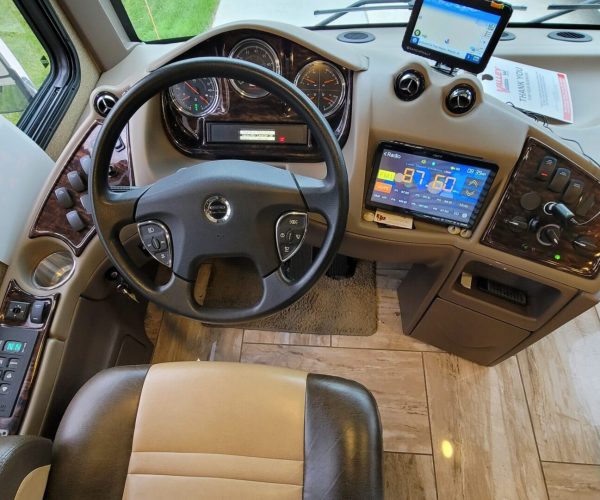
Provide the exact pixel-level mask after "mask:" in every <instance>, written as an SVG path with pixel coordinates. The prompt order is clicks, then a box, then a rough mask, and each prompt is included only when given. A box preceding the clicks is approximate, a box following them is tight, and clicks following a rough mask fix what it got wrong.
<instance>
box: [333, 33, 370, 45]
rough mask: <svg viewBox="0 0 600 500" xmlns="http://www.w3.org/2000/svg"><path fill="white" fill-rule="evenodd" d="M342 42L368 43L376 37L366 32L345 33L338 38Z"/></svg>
mask: <svg viewBox="0 0 600 500" xmlns="http://www.w3.org/2000/svg"><path fill="white" fill-rule="evenodd" d="M337 39H338V40H339V41H340V42H346V43H367V42H372V41H373V40H375V35H373V34H372V33H368V32H366V31H344V32H343V33H340V34H339V35H338V36H337Z"/></svg>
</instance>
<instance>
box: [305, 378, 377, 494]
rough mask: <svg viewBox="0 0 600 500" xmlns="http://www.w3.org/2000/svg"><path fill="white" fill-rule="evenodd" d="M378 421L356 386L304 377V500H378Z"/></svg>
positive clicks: (369, 399) (365, 393) (367, 398)
mask: <svg viewBox="0 0 600 500" xmlns="http://www.w3.org/2000/svg"><path fill="white" fill-rule="evenodd" d="M382 461H383V444H382V432H381V421H380V418H379V412H378V410H377V403H376V402H375V399H374V398H373V395H372V394H371V393H370V392H369V391H368V390H367V389H366V388H365V387H363V386H362V385H360V384H358V383H357V382H353V381H350V380H345V379H342V378H338V377H330V376H326V375H315V374H309V375H308V378H307V381H306V410H305V427H304V496H303V498H304V499H317V498H336V499H337V498H340V499H342V498H343V499H345V500H352V499H361V500H366V499H372V500H378V499H383V473H382Z"/></svg>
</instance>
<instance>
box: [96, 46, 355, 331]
mask: <svg viewBox="0 0 600 500" xmlns="http://www.w3.org/2000/svg"><path fill="white" fill-rule="evenodd" d="M204 77H216V78H224V79H235V80H243V81H246V82H249V83H252V84H254V85H257V86H260V87H262V88H264V89H265V90H266V91H268V92H270V93H272V94H274V95H275V96H277V97H279V98H280V99H282V100H283V101H284V102H286V103H287V104H288V105H289V106H290V107H291V108H292V109H293V110H294V111H295V112H296V113H297V114H298V115H299V116H300V117H301V118H302V119H303V120H304V121H305V122H306V124H307V125H308V127H309V130H310V132H311V137H312V139H313V140H314V141H315V142H316V144H317V145H318V146H319V151H320V152H321V154H322V156H323V158H324V161H325V165H326V167H327V174H326V177H325V178H324V179H322V180H319V179H314V178H311V177H305V176H301V175H295V174H292V173H291V172H289V171H287V170H283V169H279V168H277V167H273V166H266V165H262V164H259V163H254V162H240V161H239V160H221V161H220V162H206V163H202V164H199V165H197V166H195V167H190V169H196V170H192V171H190V172H191V173H189V174H186V175H188V177H189V176H192V175H195V176H196V177H198V175H205V174H206V175H208V176H209V177H210V182H212V183H213V184H214V185H218V182H219V181H222V182H223V185H224V186H227V182H231V179H229V176H230V174H229V172H236V171H238V170H241V169H243V168H246V167H247V168H248V169H249V170H247V171H252V172H255V174H256V176H257V177H263V174H267V175H266V176H267V177H269V178H271V177H272V178H273V179H274V180H273V183H272V185H271V184H269V185H268V186H260V188H261V189H265V193H267V194H270V193H271V192H275V191H277V190H278V191H277V192H278V194H279V195H281V196H284V195H285V196H289V197H290V200H292V197H293V200H294V201H293V202H290V207H291V208H292V209H294V208H296V209H297V208H298V206H299V204H300V205H303V206H304V207H305V211H306V212H311V213H318V214H320V215H321V216H323V217H324V218H325V220H326V222H327V231H326V234H325V237H324V239H323V242H322V245H321V248H320V251H319V252H318V254H317V256H316V258H315V259H314V261H313V263H312V264H311V265H310V267H309V268H308V270H307V271H306V273H305V274H304V276H302V277H301V278H300V279H298V280H296V281H294V282H290V281H288V280H287V279H286V278H285V277H284V276H283V275H282V273H281V269H280V268H279V267H278V268H277V269H276V270H274V271H273V272H270V273H268V274H267V275H263V276H261V278H262V280H263V282H262V284H263V296H262V298H261V299H260V300H259V302H257V303H256V304H255V305H253V306H251V307H247V308H208V307H204V306H201V305H199V304H197V303H196V301H195V299H194V297H193V289H194V282H193V281H192V280H190V279H189V276H187V277H188V279H184V277H182V276H180V275H178V274H176V273H175V272H173V273H172V275H171V279H170V280H169V282H168V283H167V284H165V285H155V284H154V282H153V281H152V279H151V278H150V277H148V276H145V275H144V274H143V273H141V272H140V271H139V270H138V269H137V267H136V265H135V264H134V263H133V261H132V259H131V258H130V257H129V255H128V254H127V252H126V251H125V248H124V247H123V244H122V243H121V241H120V238H119V234H120V232H121V230H122V228H123V227H125V226H127V225H129V224H133V223H136V222H137V223H140V222H142V221H143V220H144V218H143V216H142V215H141V214H140V211H143V208H144V207H145V206H147V205H152V203H151V202H146V200H147V199H149V200H150V201H152V196H157V195H156V194H155V193H157V192H160V188H156V189H154V186H155V185H156V184H159V183H162V184H164V186H167V188H168V189H171V191H172V190H173V186H175V185H176V181H177V179H175V176H176V175H178V173H176V174H172V175H170V176H167V178H164V179H166V180H163V179H161V180H159V181H157V183H155V184H154V185H151V186H146V187H138V188H132V189H131V190H129V191H125V192H119V191H112V190H111V189H110V187H109V183H108V169H109V164H110V159H111V155H112V152H113V149H114V146H115V144H116V142H117V140H118V137H119V135H120V133H121V131H122V130H123V128H124V127H125V125H126V124H127V123H128V122H129V120H130V119H131V117H132V116H133V115H134V113H135V112H136V111H137V110H138V109H139V108H140V107H141V106H143V105H144V104H145V103H146V102H147V101H148V100H150V99H151V98H153V97H154V96H156V95H158V94H159V93H160V92H162V91H164V90H166V89H168V88H169V87H170V86H172V85H175V84H177V83H179V82H182V81H185V80H190V79H193V78H204ZM228 162H229V163H228ZM245 164H247V165H246V166H245ZM211 165H213V168H214V172H213V171H209V170H208V168H210V167H211ZM228 169H229V170H228ZM267 169H269V170H267ZM271 169H274V170H275V171H279V172H275V171H272V170H271ZM284 172H285V173H284ZM196 173H197V174H198V175H196ZM271 174H272V175H271ZM181 175H184V174H181ZM231 175H233V174H231ZM196 177H194V178H193V180H197V179H196ZM288 177H289V178H291V179H292V180H293V182H290V180H289V179H288ZM171 178H173V179H171ZM275 179H277V180H275ZM238 180H239V176H238ZM260 180H261V179H253V180H251V181H248V182H247V183H246V187H247V188H248V189H253V188H254V187H255V185H256V186H257V187H256V189H258V188H259V186H258V184H259V181H260ZM198 182H200V181H198ZM253 182H254V184H252V183H253ZM169 183H170V184H169ZM215 183H217V184H215ZM238 183H239V182H238ZM179 184H181V180H179ZM198 185H199V186H201V184H198ZM292 185H293V186H294V187H291V186H292ZM224 189H226V187H225V188H224ZM269 189H270V190H271V191H268V190H269ZM294 189H296V192H295V193H294ZM162 191H165V189H164V187H163V189H162ZM89 192H90V195H91V196H90V197H91V205H92V216H93V219H94V223H95V225H96V229H97V232H98V237H99V239H100V241H101V243H102V245H103V247H104V249H105V250H106V253H107V254H108V257H109V259H110V260H111V262H112V263H113V265H114V266H115V267H116V269H117V270H118V271H119V272H120V273H121V274H122V276H123V277H124V278H125V279H126V280H127V281H128V282H129V283H130V284H131V286H132V287H133V289H134V290H136V291H137V292H138V293H139V294H141V295H142V296H144V297H145V298H147V299H148V300H150V301H153V302H155V303H157V304H158V305H160V306H161V307H163V308H165V309H167V310H170V311H172V312H174V313H177V314H181V315H184V316H188V317H191V318H194V319H198V320H201V321H203V322H206V323H212V324H235V323H240V322H243V321H248V320H252V319H258V318H261V317H264V316H268V315H270V314H272V313H274V312H277V311H278V310H280V309H283V308H284V307H286V306H288V305H289V304H291V303H292V302H294V301H295V300H297V299H298V298H300V297H301V296H302V295H303V294H304V293H306V292H307V291H308V290H309V289H310V288H311V287H312V286H313V285H314V284H315V282H316V281H317V280H318V279H319V278H320V277H321V276H322V275H323V274H324V273H325V271H326V270H327V268H328V267H329V265H330V264H331V262H332V260H333V258H334V257H335V255H336V253H337V251H338V249H339V246H340V244H341V242H342V239H343V236H344V233H345V229H346V221H347V216H348V198H349V197H348V179H347V171H346V165H345V161H344V157H343V153H342V151H341V148H340V146H339V143H338V142H337V139H336V137H335V134H334V132H333V131H332V129H331V127H330V125H329V123H328V122H327V120H326V119H325V118H324V117H323V115H322V114H321V113H320V111H319V110H318V109H317V107H316V106H315V105H314V104H313V103H312V102H311V101H310V99H309V98H308V97H307V96H306V95H305V94H304V93H302V91H300V90H299V89H298V88H297V87H296V86H294V85H293V84H292V83H291V82H289V81H288V80H286V79H285V78H283V77H281V76H279V75H277V74H276V73H274V72H272V71H269V70H267V69H264V68H262V67H261V66H258V65H256V64H252V63H248V62H245V61H240V60H236V59H229V58H221V57H210V58H195V59H188V60H184V61H178V62H175V63H171V64H168V65H166V66H164V67H162V68H160V69H158V70H156V71H154V72H152V73H150V74H149V75H147V76H146V77H144V78H143V79H142V80H140V81H139V82H138V83H136V84H135V85H134V86H133V87H131V88H130V89H129V90H128V91H127V92H125V93H124V95H123V96H122V97H121V99H120V100H119V101H118V102H117V104H116V105H115V107H114V108H113V110H112V111H111V113H110V114H109V116H108V117H107V118H106V120H105V122H104V125H103V127H102V129H101V131H100V134H99V136H98V139H97V141H96V145H95V149H94V154H93V167H92V171H91V173H90V176H89ZM257 193H260V192H259V191H257ZM202 194H203V195H206V194H207V193H198V198H199V200H200V201H202V199H203V198H202V196H201V195H202ZM297 195H300V196H299V197H298V196H297ZM157 199H158V198H157ZM163 200H164V197H163ZM299 200H300V201H301V203H300V202H299ZM155 204H156V203H155ZM278 207H279V205H278ZM274 210H275V208H274ZM271 212H272V211H271ZM271 212H270V213H271ZM148 213H149V212H148ZM238 213H239V212H238ZM234 215H235V214H234ZM200 216H201V209H200V208H198V217H200ZM260 223H261V224H262V225H263V226H264V225H265V224H267V223H268V222H265V221H260ZM223 226H224V227H226V226H227V224H224V225H223ZM190 229H191V228H190ZM185 233H186V231H184V232H183V233H182V234H185ZM273 236H274V238H276V236H275V228H273ZM182 238H183V236H182ZM272 243H273V244H276V243H275V241H273V242H272ZM265 244H266V245H268V244H269V242H265ZM265 248H266V250H265V251H266V252H267V253H268V254H269V255H272V249H271V248H268V247H265ZM246 250H247V249H246ZM246 250H244V251H246ZM173 251H174V252H177V251H178V250H177V248H174V250H173ZM271 260H272V259H271ZM195 262H196V261H190V266H191V265H193V264H195ZM269 263H270V261H269ZM182 269H186V268H183V267H182ZM194 281H195V280H194Z"/></svg>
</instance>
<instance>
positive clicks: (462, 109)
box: [446, 83, 477, 115]
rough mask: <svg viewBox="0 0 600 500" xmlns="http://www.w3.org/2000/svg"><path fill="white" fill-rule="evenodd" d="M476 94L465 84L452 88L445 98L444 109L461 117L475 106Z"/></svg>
mask: <svg viewBox="0 0 600 500" xmlns="http://www.w3.org/2000/svg"><path fill="white" fill-rule="evenodd" d="M476 100H477V93H476V92H475V89H474V88H473V87H471V86H470V85H467V84H466V83H462V84H460V85H457V86H456V87H453V88H452V90H451V91H450V93H449V94H448V96H447V97H446V107H447V108H448V111H450V113H454V114H455V115H462V114H465V113H468V112H469V111H471V109H472V108H473V106H475V101H476Z"/></svg>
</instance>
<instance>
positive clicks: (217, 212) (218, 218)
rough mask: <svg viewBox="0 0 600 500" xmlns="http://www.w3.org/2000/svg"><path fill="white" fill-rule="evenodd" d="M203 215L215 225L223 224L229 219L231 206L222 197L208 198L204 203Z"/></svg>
mask: <svg viewBox="0 0 600 500" xmlns="http://www.w3.org/2000/svg"><path fill="white" fill-rule="evenodd" d="M204 215H206V218H207V219H208V220H209V221H211V222H213V223H215V224H223V223H225V222H227V221H228V220H229V219H230V218H231V205H230V204H229V202H228V201H227V200H226V199H225V198H223V197H222V196H216V195H215V196H210V197H209V198H207V200H206V201H205V202H204Z"/></svg>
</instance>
